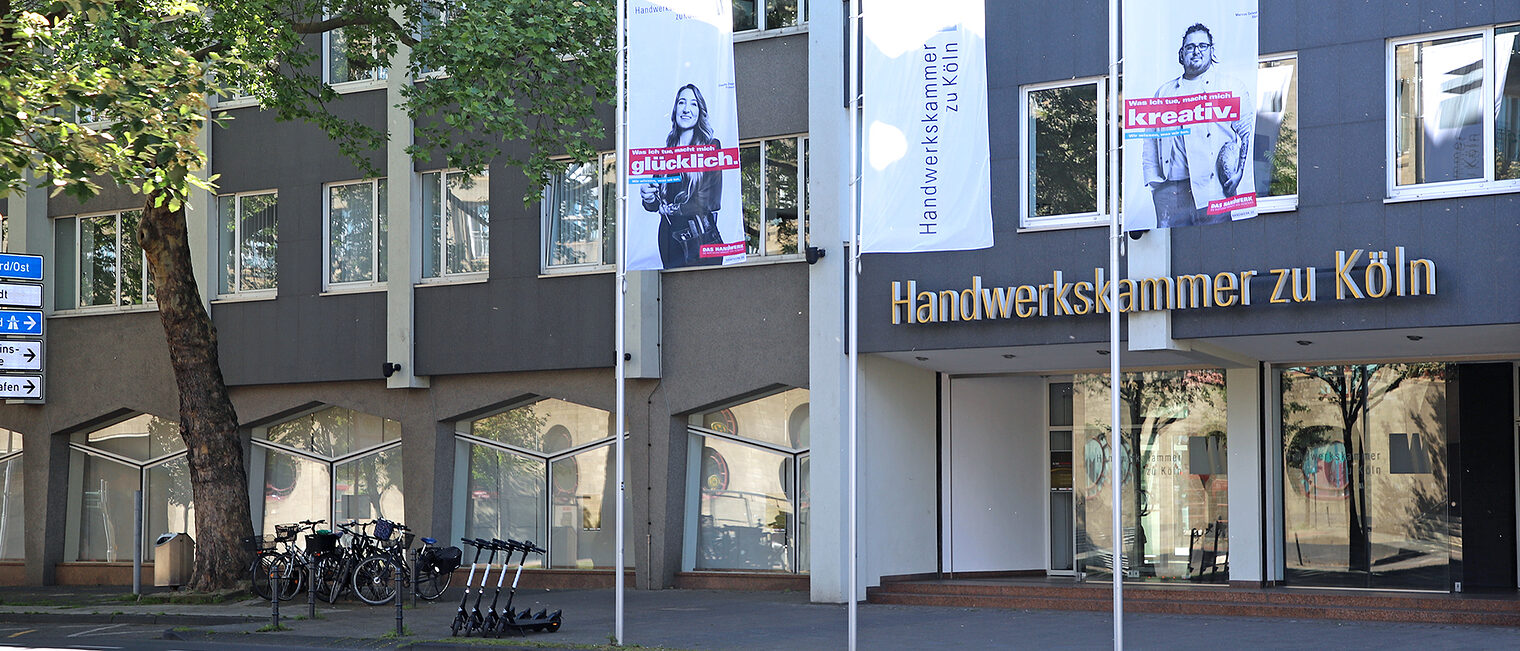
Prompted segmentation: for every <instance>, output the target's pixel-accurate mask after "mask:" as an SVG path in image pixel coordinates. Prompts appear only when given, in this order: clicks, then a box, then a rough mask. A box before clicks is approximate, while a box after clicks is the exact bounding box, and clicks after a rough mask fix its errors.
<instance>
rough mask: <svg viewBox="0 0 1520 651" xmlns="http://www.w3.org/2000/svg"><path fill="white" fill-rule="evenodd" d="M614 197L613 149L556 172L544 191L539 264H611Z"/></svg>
mask: <svg viewBox="0 0 1520 651" xmlns="http://www.w3.org/2000/svg"><path fill="white" fill-rule="evenodd" d="M603 197H606V198H607V199H608V200H607V201H603V200H602V198H603ZM616 197H617V157H616V156H615V155H614V154H612V153H605V154H602V155H601V156H600V157H598V160H597V161H595V162H591V163H572V164H570V165H568V166H566V167H565V171H563V172H561V173H559V174H556V175H555V176H554V179H553V180H552V181H550V182H549V187H548V188H546V189H545V190H544V199H543V210H544V220H545V229H544V232H545V233H546V237H545V245H546V247H547V248H546V250H545V251H544V261H545V264H544V266H545V267H546V268H548V269H550V270H555V269H562V270H569V269H577V268H596V267H607V266H611V265H613V264H616V263H617V235H616V233H615V231H614V228H615V225H614V219H616V209H615V206H614V204H613V200H615V199H616Z"/></svg>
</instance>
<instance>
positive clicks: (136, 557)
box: [132, 490, 143, 597]
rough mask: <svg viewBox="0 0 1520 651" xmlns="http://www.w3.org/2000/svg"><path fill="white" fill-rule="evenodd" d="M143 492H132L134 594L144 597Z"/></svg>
mask: <svg viewBox="0 0 1520 651" xmlns="http://www.w3.org/2000/svg"><path fill="white" fill-rule="evenodd" d="M142 515H143V492H142V491H140V490H139V491H132V538H133V540H132V594H133V595H134V596H138V597H141V596H142V566H143V517H142Z"/></svg>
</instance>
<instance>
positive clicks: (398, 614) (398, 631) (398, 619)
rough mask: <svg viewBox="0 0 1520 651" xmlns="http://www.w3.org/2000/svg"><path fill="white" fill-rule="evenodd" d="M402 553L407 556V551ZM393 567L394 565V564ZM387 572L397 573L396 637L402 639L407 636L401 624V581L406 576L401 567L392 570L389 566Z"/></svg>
mask: <svg viewBox="0 0 1520 651" xmlns="http://www.w3.org/2000/svg"><path fill="white" fill-rule="evenodd" d="M401 553H402V554H403V555H405V554H406V552H405V551H403V552H401ZM392 565H394V563H393V564H392ZM387 571H394V572H395V573H396V637H401V636H402V635H405V633H402V632H401V631H402V623H401V605H402V597H401V583H402V581H401V577H402V576H404V575H403V574H402V573H401V568H399V567H396V568H391V567H389V566H387Z"/></svg>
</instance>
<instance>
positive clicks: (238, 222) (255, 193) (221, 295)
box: [216, 190, 280, 300]
mask: <svg viewBox="0 0 1520 651" xmlns="http://www.w3.org/2000/svg"><path fill="white" fill-rule="evenodd" d="M266 195H273V196H274V200H275V233H274V234H275V283H274V286H273V287H270V288H268V289H250V290H243V289H240V288H241V287H242V286H243V255H242V248H243V246H242V245H243V220H242V215H243V199H244V198H245V197H260V196H266ZM223 198H231V199H232V201H233V212H235V213H236V214H237V216H236V217H234V218H233V220H232V221H233V231H232V238H233V246H234V247H236V248H237V273H236V275H235V278H234V279H233V282H232V291H230V292H223V291H222V288H221V281H220V273H221V269H222V268H223V266H224V265H225V261H223V260H222V253H224V252H223V251H221V250H220V249H221V244H220V241H218V244H217V249H218V250H217V253H216V264H217V273H218V280H217V288H216V289H217V292H216V300H229V299H245V300H254V299H266V298H274V297H275V296H277V295H278V294H279V289H280V263H279V237H280V222H279V205H280V192H279V190H250V191H247V192H234V193H231V194H222V195H217V197H216V200H217V216H216V219H217V232H218V233H220V232H221V229H222V227H223V225H224V224H223V222H222V214H221V200H222V199H223Z"/></svg>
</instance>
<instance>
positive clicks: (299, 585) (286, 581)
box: [277, 552, 306, 601]
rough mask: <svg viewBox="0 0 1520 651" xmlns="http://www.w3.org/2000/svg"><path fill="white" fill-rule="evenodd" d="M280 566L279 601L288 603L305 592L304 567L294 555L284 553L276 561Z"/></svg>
mask: <svg viewBox="0 0 1520 651" xmlns="http://www.w3.org/2000/svg"><path fill="white" fill-rule="evenodd" d="M277 560H278V562H279V564H280V577H281V578H282V579H283V580H282V582H281V584H280V601H290V600H291V599H292V598H294V597H295V596H296V595H298V594H301V593H302V592H304V591H305V590H306V566H305V564H304V563H303V562H302V561H301V560H300V559H298V558H296V555H295V554H292V553H290V552H285V553H283V554H280V557H279V559H277Z"/></svg>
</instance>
